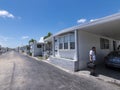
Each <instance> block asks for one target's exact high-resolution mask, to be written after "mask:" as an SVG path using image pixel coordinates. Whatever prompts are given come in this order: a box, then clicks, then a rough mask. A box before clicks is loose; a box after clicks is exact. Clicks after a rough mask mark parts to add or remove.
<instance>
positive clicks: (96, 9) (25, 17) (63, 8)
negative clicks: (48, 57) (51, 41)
mask: <svg viewBox="0 0 120 90" xmlns="http://www.w3.org/2000/svg"><path fill="white" fill-rule="evenodd" d="M118 12H120V0H0V44H1V45H2V46H7V47H16V46H19V45H26V44H27V43H28V40H29V39H31V38H34V39H36V40H39V38H40V37H42V36H45V35H46V34H47V33H48V32H52V33H53V34H54V33H56V32H58V31H60V30H62V29H64V28H68V27H71V26H74V25H78V24H82V23H85V22H89V21H93V20H95V19H97V18H101V17H104V16H107V15H111V14H114V13H118Z"/></svg>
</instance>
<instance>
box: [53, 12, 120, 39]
mask: <svg viewBox="0 0 120 90" xmlns="http://www.w3.org/2000/svg"><path fill="white" fill-rule="evenodd" d="M75 30H84V31H86V32H90V33H94V34H97V35H102V36H106V37H110V38H114V39H117V40H120V13H116V14H113V15H110V16H106V17H103V18H99V19H97V20H95V21H93V22H88V23H85V24H82V25H78V26H74V27H70V28H67V29H64V30H62V31H60V32H58V33H57V34H55V35H54V36H57V35H61V34H64V33H68V32H72V31H75Z"/></svg>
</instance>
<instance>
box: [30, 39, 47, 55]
mask: <svg viewBox="0 0 120 90" xmlns="http://www.w3.org/2000/svg"><path fill="white" fill-rule="evenodd" d="M44 45H45V43H44V39H43V37H41V38H40V40H39V41H38V42H37V41H35V42H34V43H31V44H30V52H31V53H32V56H43V52H44Z"/></svg>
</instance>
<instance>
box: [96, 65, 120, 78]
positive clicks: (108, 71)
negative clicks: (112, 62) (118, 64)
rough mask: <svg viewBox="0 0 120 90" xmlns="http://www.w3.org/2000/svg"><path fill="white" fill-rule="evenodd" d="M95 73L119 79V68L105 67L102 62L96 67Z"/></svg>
mask: <svg viewBox="0 0 120 90" xmlns="http://www.w3.org/2000/svg"><path fill="white" fill-rule="evenodd" d="M96 73H97V75H104V76H107V77H110V78H114V79H118V80H120V69H118V68H112V67H109V68H107V67H105V65H104V64H99V65H97V67H96Z"/></svg>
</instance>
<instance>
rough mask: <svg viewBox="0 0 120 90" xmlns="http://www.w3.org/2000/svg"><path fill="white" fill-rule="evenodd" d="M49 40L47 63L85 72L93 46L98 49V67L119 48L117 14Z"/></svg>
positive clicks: (119, 38) (54, 36) (119, 23)
mask: <svg viewBox="0 0 120 90" xmlns="http://www.w3.org/2000/svg"><path fill="white" fill-rule="evenodd" d="M49 40H50V41H51V43H52V55H51V57H50V58H49V61H50V62H51V63H53V64H56V65H59V66H61V67H63V68H66V69H69V70H72V71H77V70H81V69H84V68H86V67H87V64H86V63H87V62H88V61H89V50H90V49H91V48H92V47H93V46H94V47H96V48H97V63H102V62H103V59H104V56H105V55H107V54H108V53H109V52H111V51H113V50H117V47H118V46H119V45H120V13H118V14H114V15H110V16H107V17H103V18H100V19H97V20H96V21H93V22H89V23H85V24H82V25H78V26H75V27H71V28H67V29H64V30H62V31H60V32H59V33H57V34H55V35H53V36H52V37H51V38H49V39H48V40H46V41H49Z"/></svg>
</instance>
